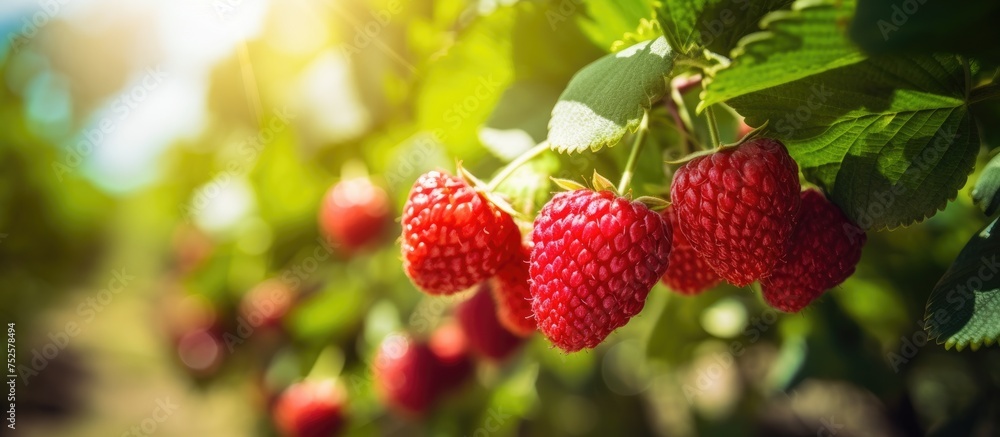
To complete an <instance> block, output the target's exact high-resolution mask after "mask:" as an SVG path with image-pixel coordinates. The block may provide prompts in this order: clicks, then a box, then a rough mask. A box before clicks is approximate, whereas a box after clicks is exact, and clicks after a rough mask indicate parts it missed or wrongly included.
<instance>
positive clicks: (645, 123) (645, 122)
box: [618, 111, 649, 193]
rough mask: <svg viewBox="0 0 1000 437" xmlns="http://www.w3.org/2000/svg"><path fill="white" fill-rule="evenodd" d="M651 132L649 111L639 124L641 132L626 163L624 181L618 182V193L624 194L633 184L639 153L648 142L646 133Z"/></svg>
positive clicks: (638, 132) (637, 134) (643, 114)
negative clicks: (630, 184) (629, 185)
mask: <svg viewBox="0 0 1000 437" xmlns="http://www.w3.org/2000/svg"><path fill="white" fill-rule="evenodd" d="M648 131H649V111H644V112H643V113H642V121H641V122H639V130H638V131H637V132H636V133H635V141H633V142H632V151H631V152H629V155H628V161H627V162H626V163H625V171H623V172H622V179H621V180H620V181H618V192H619V193H624V192H625V188H626V187H628V184H629V183H630V182H632V175H633V174H634V173H635V165H636V163H637V161H638V160H639V159H638V158H639V151H640V150H641V149H642V145H643V144H645V142H646V132H648Z"/></svg>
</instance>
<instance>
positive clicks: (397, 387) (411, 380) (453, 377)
mask: <svg viewBox="0 0 1000 437" xmlns="http://www.w3.org/2000/svg"><path fill="white" fill-rule="evenodd" d="M447 349H448V348H447V347H443V346H439V345H436V346H435V347H434V348H432V347H430V346H428V344H427V343H424V342H418V341H415V340H413V339H411V338H409V337H407V336H403V335H390V336H389V337H386V339H385V340H384V341H383V342H382V345H381V346H380V347H379V351H378V353H377V355H376V357H375V363H374V369H373V373H374V376H375V389H376V391H377V392H378V393H379V394H380V396H381V397H382V399H383V400H384V402H385V403H386V404H388V405H389V406H390V407H392V408H394V409H396V410H398V411H400V412H401V413H403V414H405V415H411V416H419V415H421V414H423V413H424V412H426V411H427V410H428V409H430V408H431V407H432V406H433V404H434V403H435V402H436V401H437V400H438V399H439V398H440V397H441V395H443V394H445V393H447V392H448V391H450V390H452V389H454V388H456V387H458V386H459V385H461V383H462V382H463V381H465V379H467V378H468V376H469V375H470V374H471V373H472V364H471V361H469V360H468V358H467V356H465V355H464V354H461V353H448V352H445V351H446V350H447ZM439 353H440V354H441V355H439Z"/></svg>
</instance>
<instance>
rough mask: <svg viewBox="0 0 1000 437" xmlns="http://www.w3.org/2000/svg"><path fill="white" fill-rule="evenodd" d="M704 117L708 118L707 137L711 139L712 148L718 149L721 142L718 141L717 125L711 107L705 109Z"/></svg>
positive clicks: (713, 110)
mask: <svg viewBox="0 0 1000 437" xmlns="http://www.w3.org/2000/svg"><path fill="white" fill-rule="evenodd" d="M705 116H706V117H708V135H709V137H711V139H712V148H713V149H714V148H716V147H719V145H720V144H722V141H721V140H720V139H719V125H718V122H716V120H715V109H713V108H712V105H708V107H707V108H705Z"/></svg>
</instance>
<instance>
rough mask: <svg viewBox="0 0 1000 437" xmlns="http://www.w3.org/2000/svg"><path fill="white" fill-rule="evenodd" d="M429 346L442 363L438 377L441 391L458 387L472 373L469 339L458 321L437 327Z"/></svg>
mask: <svg viewBox="0 0 1000 437" xmlns="http://www.w3.org/2000/svg"><path fill="white" fill-rule="evenodd" d="M428 346H429V347H430V349H431V353H433V354H434V356H435V357H436V358H437V360H438V362H439V363H440V364H441V365H440V366H439V372H440V374H439V375H437V377H436V378H437V381H438V382H439V384H440V388H439V391H440V392H441V393H445V392H448V391H451V390H452V389H455V388H458V387H459V386H461V385H462V383H464V382H465V381H466V379H468V377H469V376H471V375H472V371H473V364H472V357H471V356H470V355H469V339H468V338H467V337H466V336H465V332H464V331H463V330H462V327H461V326H458V324H457V323H454V322H452V323H448V324H445V325H443V326H441V327H438V328H437V329H435V330H434V333H433V334H431V339H430V342H429V343H428Z"/></svg>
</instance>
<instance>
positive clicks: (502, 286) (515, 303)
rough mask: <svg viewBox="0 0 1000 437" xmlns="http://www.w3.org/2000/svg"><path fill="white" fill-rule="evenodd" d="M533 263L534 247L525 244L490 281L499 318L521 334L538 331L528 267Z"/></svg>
mask: <svg viewBox="0 0 1000 437" xmlns="http://www.w3.org/2000/svg"><path fill="white" fill-rule="evenodd" d="M530 262H531V246H530V245H522V246H521V251H520V252H518V253H517V254H515V255H514V256H513V257H512V258H511V259H510V261H507V264H504V266H503V267H502V268H501V269H500V271H498V272H497V274H496V276H494V277H493V278H492V279H491V280H490V289H492V290H493V299H494V300H495V301H496V303H497V317H498V318H499V319H500V323H501V324H502V325H503V326H504V327H505V328H507V330H509V331H510V332H513V333H515V334H517V335H520V336H522V337H527V336H530V335H531V334H533V333H534V332H535V331H537V330H538V326H537V325H536V324H535V313H533V312H531V290H530V289H529V288H528V266H529V265H530Z"/></svg>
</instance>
